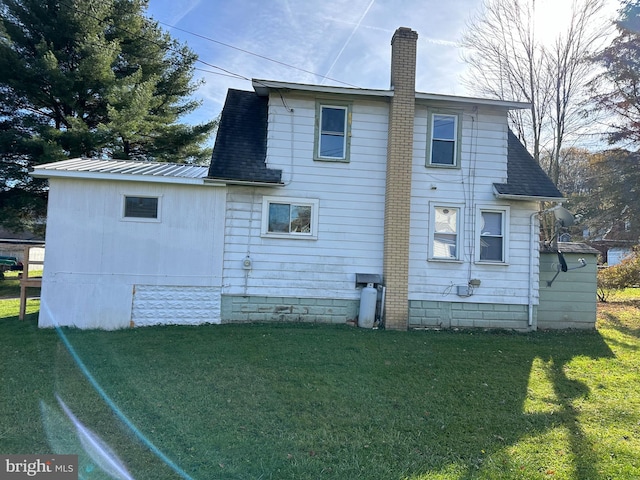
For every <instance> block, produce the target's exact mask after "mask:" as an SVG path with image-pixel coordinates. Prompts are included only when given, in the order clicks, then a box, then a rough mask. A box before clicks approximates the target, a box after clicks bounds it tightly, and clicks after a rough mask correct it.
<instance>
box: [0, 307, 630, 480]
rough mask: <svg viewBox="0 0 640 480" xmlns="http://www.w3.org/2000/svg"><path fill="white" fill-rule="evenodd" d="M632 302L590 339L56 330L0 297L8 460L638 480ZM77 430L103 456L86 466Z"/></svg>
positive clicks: (94, 470)
mask: <svg viewBox="0 0 640 480" xmlns="http://www.w3.org/2000/svg"><path fill="white" fill-rule="evenodd" d="M634 300H637V298H633V297H631V296H630V297H625V299H624V303H620V302H610V303H609V304H607V305H603V306H601V310H600V312H599V323H598V331H597V332H537V333H530V334H514V333H509V332H477V331H474V332H471V331H460V332H453V331H444V332H432V331H420V332H387V331H371V330H361V329H357V328H352V327H346V326H345V327H341V326H330V325H308V324H283V325H280V324H279V325H223V326H201V327H148V328H140V329H134V330H121V331H115V332H99V331H77V330H72V329H64V330H62V331H60V332H56V331H53V330H38V329H37V327H36V321H37V320H36V318H37V313H36V312H37V308H38V305H37V301H33V300H32V301H30V304H29V310H28V311H29V312H31V313H30V315H28V317H27V320H26V321H23V322H20V321H18V319H17V302H16V303H15V305H13V304H12V303H11V302H15V301H13V300H4V301H0V338H2V340H1V342H0V356H1V358H2V363H1V365H2V367H1V370H0V382H1V383H2V389H0V405H2V408H1V409H0V453H22V454H27V453H51V452H61V453H64V452H67V453H79V454H80V473H81V477H80V478H85V479H93V478H96V479H97V478H110V477H107V476H106V475H104V474H102V473H101V471H100V468H99V467H98V465H100V464H101V463H104V457H107V456H109V455H111V454H109V453H104V452H112V455H113V456H116V455H117V457H118V458H119V459H120V461H121V462H122V463H123V464H124V465H126V466H127V469H128V471H129V472H130V473H131V475H132V476H133V477H134V478H136V479H165V478H166V479H170V478H194V479H270V478H272V479H294V478H295V479H319V478H333V479H347V478H358V479H398V480H401V479H411V480H426V479H450V480H453V479H455V480H462V479H491V480H493V479H573V480H598V479H603V480H604V479H630V478H640V390H639V389H638V386H639V385H640V374H639V369H640V310H639V307H638V303H637V302H634ZM14 307H15V308H14ZM62 402H64V403H62ZM63 405H64V406H65V407H63ZM65 408H66V413H65ZM71 413H72V415H71ZM71 419H75V420H76V422H81V423H82V424H83V425H84V427H86V428H88V429H90V430H91V431H92V432H94V433H95V434H96V435H97V436H99V437H100V439H101V441H102V442H104V445H105V446H106V445H108V448H107V447H104V448H103V449H102V452H103V453H102V454H98V453H95V452H96V449H94V450H93V451H92V452H93V453H92V455H88V454H86V453H81V452H84V451H86V450H85V449H84V448H83V447H82V441H83V435H82V434H79V433H78V432H79V431H82V429H80V428H78V426H77V425H78V424H76V427H74V426H73V423H72V420H71ZM88 435H89V434H86V433H85V435H84V439H86V438H87V436H88ZM85 444H86V442H85ZM114 478H126V477H123V476H121V477H114Z"/></svg>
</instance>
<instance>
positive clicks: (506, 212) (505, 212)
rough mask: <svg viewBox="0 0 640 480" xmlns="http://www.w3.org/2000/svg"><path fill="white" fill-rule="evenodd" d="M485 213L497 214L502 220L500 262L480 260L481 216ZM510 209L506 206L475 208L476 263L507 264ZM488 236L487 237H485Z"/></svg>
mask: <svg viewBox="0 0 640 480" xmlns="http://www.w3.org/2000/svg"><path fill="white" fill-rule="evenodd" d="M484 212H487V213H499V214H501V216H502V217H501V219H502V235H501V236H500V237H501V238H502V260H486V259H482V258H481V253H482V237H483V236H485V235H483V234H482V233H483V232H482V227H483V219H482V214H483V213H484ZM510 213H511V211H510V208H509V207H508V206H489V205H484V206H478V207H477V208H476V240H475V241H476V254H475V258H476V263H482V264H487V265H506V264H508V263H509V224H510V223H511V222H510V217H511V216H510ZM487 236H488V235H487Z"/></svg>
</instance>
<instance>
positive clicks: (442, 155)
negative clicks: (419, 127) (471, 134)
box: [427, 113, 459, 167]
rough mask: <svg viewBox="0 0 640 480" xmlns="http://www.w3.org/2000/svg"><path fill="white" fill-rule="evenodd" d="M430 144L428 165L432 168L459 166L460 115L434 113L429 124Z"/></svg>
mask: <svg viewBox="0 0 640 480" xmlns="http://www.w3.org/2000/svg"><path fill="white" fill-rule="evenodd" d="M429 129H430V142H429V147H428V149H429V152H428V155H427V163H428V165H431V166H441V167H456V166H458V150H459V133H458V130H459V118H458V115H454V114H444V113H433V114H431V116H430V122H429Z"/></svg>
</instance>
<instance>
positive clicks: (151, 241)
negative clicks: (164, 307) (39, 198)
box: [39, 178, 225, 329]
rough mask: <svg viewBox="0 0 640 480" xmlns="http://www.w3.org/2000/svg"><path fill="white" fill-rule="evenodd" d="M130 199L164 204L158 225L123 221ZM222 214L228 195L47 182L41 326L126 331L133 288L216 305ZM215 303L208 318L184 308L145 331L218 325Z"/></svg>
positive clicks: (193, 189) (220, 190)
mask: <svg viewBox="0 0 640 480" xmlns="http://www.w3.org/2000/svg"><path fill="white" fill-rule="evenodd" d="M125 194H126V195H139V196H159V197H160V212H161V213H160V216H161V219H160V221H159V222H144V221H141V222H139V221H128V220H127V221H124V220H122V197H123V195H125ZM224 211H225V189H224V188H212V187H203V186H185V185H169V184H158V183H154V184H151V183H142V182H113V181H109V182H107V181H100V180H84V179H83V180H73V179H60V178H52V179H50V192H49V216H48V219H47V238H46V245H47V257H46V263H45V269H44V275H43V287H42V303H41V312H40V319H39V323H40V326H44V327H49V326H54V325H69V326H77V327H81V328H104V329H114V328H122V327H128V326H130V324H131V323H132V320H133V323H134V324H135V318H132V306H133V293H134V290H135V287H136V286H157V287H163V288H168V289H171V288H172V287H175V286H180V287H186V288H192V289H193V292H194V295H202V294H203V292H205V293H204V294H205V295H207V294H208V295H212V296H213V297H216V296H217V297H219V292H220V287H221V284H222V249H223V246H224V238H223V235H224V229H223V225H224ZM206 292H208V293H206ZM213 301H214V304H213V305H214V308H212V311H211V312H210V314H209V315H208V316H206V318H203V316H202V315H198V316H196V318H193V315H191V312H190V311H189V310H188V309H187V308H185V310H184V314H183V315H182V316H180V317H176V318H175V319H174V321H173V322H171V321H167V319H166V318H158V319H157V321H154V319H153V318H146V320H145V321H144V322H141V324H146V325H150V324H154V323H202V322H203V321H208V322H219V320H220V319H219V316H220V314H219V306H218V308H217V311H216V309H215V304H218V305H219V298H218V299H216V298H213ZM185 307H188V305H185ZM176 311H180V309H178V310H174V312H176Z"/></svg>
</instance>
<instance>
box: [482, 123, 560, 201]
mask: <svg viewBox="0 0 640 480" xmlns="http://www.w3.org/2000/svg"><path fill="white" fill-rule="evenodd" d="M507 145H508V148H507V183H494V184H493V186H494V188H495V189H496V191H497V192H498V194H500V195H514V196H522V197H540V198H541V199H550V198H558V199H561V198H563V196H562V193H560V191H559V190H558V189H557V188H556V186H555V185H554V184H553V182H552V181H551V179H550V178H549V177H548V176H547V174H546V173H544V170H542V168H540V165H538V164H537V163H536V161H535V160H534V159H533V157H532V156H531V154H530V153H529V152H528V151H527V149H526V148H525V147H524V145H523V144H522V143H521V142H520V140H518V137H516V136H515V135H514V133H513V132H512V131H511V130H509V136H508V143H507Z"/></svg>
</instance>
